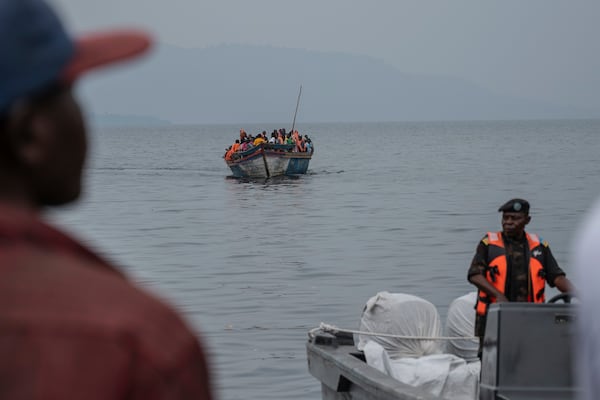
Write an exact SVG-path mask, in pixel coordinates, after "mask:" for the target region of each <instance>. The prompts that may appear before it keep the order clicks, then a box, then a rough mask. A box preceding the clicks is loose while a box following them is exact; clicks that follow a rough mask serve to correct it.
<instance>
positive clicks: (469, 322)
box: [445, 292, 479, 361]
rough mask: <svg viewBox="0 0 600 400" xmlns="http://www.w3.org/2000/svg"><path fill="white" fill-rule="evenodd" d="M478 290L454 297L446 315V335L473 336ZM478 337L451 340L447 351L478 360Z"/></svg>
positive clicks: (447, 343)
mask: <svg viewBox="0 0 600 400" xmlns="http://www.w3.org/2000/svg"><path fill="white" fill-rule="evenodd" d="M476 301H477V292H471V293H467V294H465V295H464V296H461V297H458V298H457V299H454V301H453V302H452V303H451V304H450V307H449V308H448V316H447V317H446V329H445V331H446V336H450V337H473V335H474V334H475V303H476ZM478 349H479V340H478V339H464V340H449V341H447V342H446V352H447V353H450V354H454V355H456V356H459V357H460V358H464V359H465V360H467V361H476V360H477V350H478Z"/></svg>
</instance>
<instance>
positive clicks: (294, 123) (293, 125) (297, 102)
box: [291, 85, 302, 133]
mask: <svg viewBox="0 0 600 400" xmlns="http://www.w3.org/2000/svg"><path fill="white" fill-rule="evenodd" d="M301 94H302V85H300V91H299V92H298V100H297V101H296V111H295V112H294V121H293V122H292V132H291V133H294V127H295V126H296V114H298V106H299V105H300V95H301Z"/></svg>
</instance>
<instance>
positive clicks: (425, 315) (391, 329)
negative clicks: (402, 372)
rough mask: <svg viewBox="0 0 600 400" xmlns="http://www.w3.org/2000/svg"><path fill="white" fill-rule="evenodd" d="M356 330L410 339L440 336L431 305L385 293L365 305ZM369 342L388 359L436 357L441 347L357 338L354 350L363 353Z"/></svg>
mask: <svg viewBox="0 0 600 400" xmlns="http://www.w3.org/2000/svg"><path fill="white" fill-rule="evenodd" d="M359 330H360V331H366V332H373V333H386V334H394V335H401V336H412V337H439V336H441V334H442V328H441V322H440V316H439V314H438V312H437V309H436V308H435V306H434V305H433V304H431V303H430V302H428V301H427V300H424V299H422V298H420V297H416V296H412V295H409V294H403V293H388V292H379V293H377V295H375V296H374V297H371V298H370V299H369V300H368V301H367V304H366V306H365V310H364V311H363V314H362V318H361V321H360V328H359ZM369 341H374V342H376V343H379V344H380V345H381V346H383V348H384V349H385V350H386V351H387V353H388V354H389V356H390V357H391V358H392V359H398V358H402V357H420V356H423V355H430V354H438V353H441V352H442V346H443V343H440V342H439V341H435V340H417V339H400V338H392V337H384V336H371V335H358V341H357V343H358V345H357V347H358V349H359V350H363V349H364V346H365V345H366V344H367V342H369Z"/></svg>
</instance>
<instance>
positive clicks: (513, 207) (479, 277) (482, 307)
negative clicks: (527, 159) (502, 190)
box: [467, 199, 574, 338]
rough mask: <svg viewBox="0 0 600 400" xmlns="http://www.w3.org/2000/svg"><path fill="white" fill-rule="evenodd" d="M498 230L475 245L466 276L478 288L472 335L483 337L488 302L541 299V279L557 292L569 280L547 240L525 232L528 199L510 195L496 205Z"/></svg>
mask: <svg viewBox="0 0 600 400" xmlns="http://www.w3.org/2000/svg"><path fill="white" fill-rule="evenodd" d="M498 211H499V212H502V231H501V232H488V233H487V234H486V235H485V236H484V237H483V238H482V239H481V241H480V242H479V244H478V245H477V249H476V251H475V256H474V257H473V261H472V262H471V266H470V268H469V271H468V275H467V278H468V280H469V282H470V283H471V284H473V285H475V286H476V287H477V289H478V292H477V304H476V318H475V335H476V336H479V337H480V338H483V335H484V333H485V324H486V317H487V310H488V306H489V304H491V303H495V302H498V303H501V302H507V301H520V302H533V303H543V302H544V301H545V295H544V288H545V283H548V284H549V285H550V286H551V287H556V288H557V289H558V290H560V291H561V292H563V293H564V292H573V289H574V287H573V284H572V283H571V282H570V281H569V279H568V278H567V277H566V274H565V272H564V271H563V270H562V269H561V268H560V267H559V266H558V263H557V262H556V259H555V258H554V256H553V255H552V252H551V251H550V247H549V245H548V242H546V241H545V240H542V239H541V238H540V237H539V236H537V235H535V234H530V233H527V232H525V226H526V225H527V224H529V222H530V221H531V216H530V215H529V202H527V201H526V200H523V199H512V200H509V201H508V202H506V203H505V204H503V205H502V206H501V207H500V208H499V209H498Z"/></svg>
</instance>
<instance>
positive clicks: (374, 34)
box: [53, 0, 600, 110]
mask: <svg viewBox="0 0 600 400" xmlns="http://www.w3.org/2000/svg"><path fill="white" fill-rule="evenodd" d="M53 2H54V3H55V4H56V5H57V6H58V9H59V11H60V12H61V14H63V15H64V17H65V18H66V23H67V25H68V26H69V28H70V29H71V30H72V31H74V32H83V31H87V30H92V29H98V28H105V27H110V26H127V25H131V24H133V25H134V26H137V27H142V28H146V29H149V30H150V31H152V32H153V33H154V35H155V36H156V38H157V39H158V40H159V41H161V42H165V43H169V44H173V45H178V46H181V47H207V46H215V45H219V44H224V43H226V44H232V43H235V44H253V45H272V46H277V47H289V48H301V49H308V50H316V51H324V52H329V51H336V52H345V53H353V54H360V55H368V56H372V57H375V58H378V59H381V60H384V61H385V62H387V63H389V64H391V65H394V66H396V67H397V68H398V69H399V70H401V71H403V72H409V73H418V74H437V75H446V76H452V77H458V78H463V79H466V80H469V81H471V82H474V83H476V84H478V85H480V86H482V87H485V88H488V89H492V90H494V91H496V92H498V93H502V94H511V95H518V96H523V97H528V98H532V99H538V100H545V101H550V102H552V103H556V104H561V105H575V106H580V107H588V108H594V109H596V110H600V40H599V39H600V23H599V22H598V21H599V19H600V1H598V0H570V1H567V0H564V1H555V0H499V1H482V0H468V1H467V0H453V1H437V2H433V1H426V0H414V1H412V0H411V1H403V0H385V1H355V0H320V1H316V0H303V1H294V2H292V1H288V0H221V1H214V0H210V1H199V0H101V1H99V0H53ZM265 62H268V60H265Z"/></svg>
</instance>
